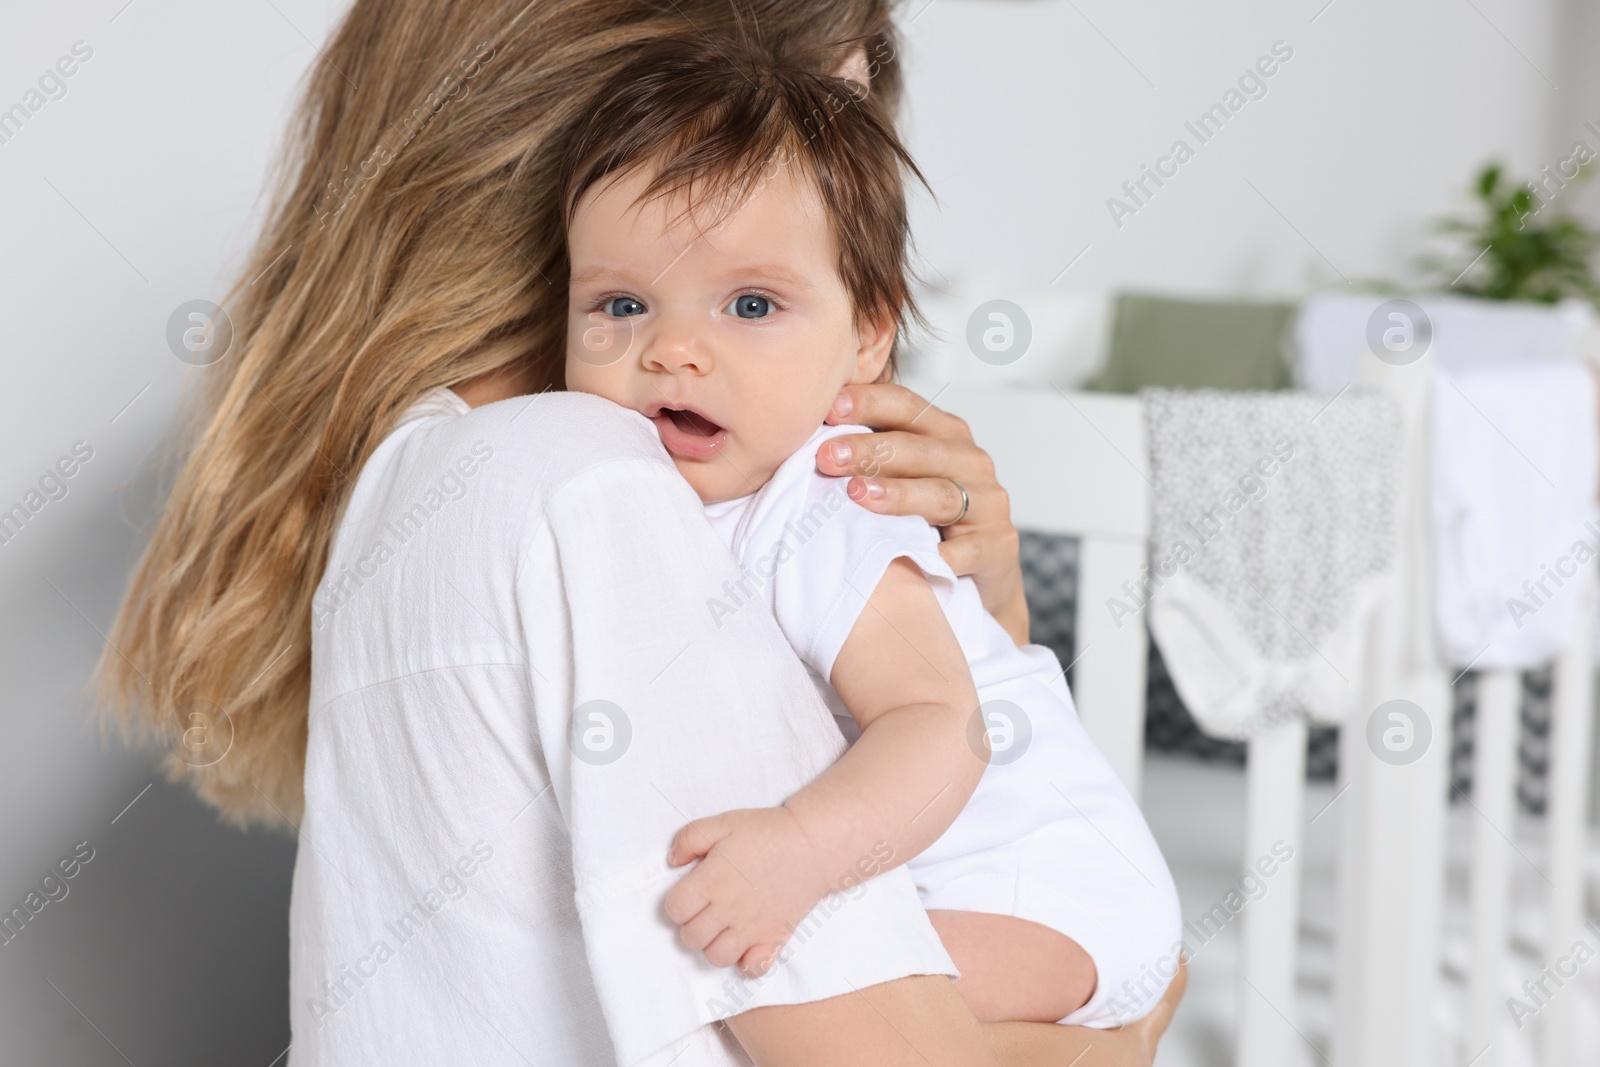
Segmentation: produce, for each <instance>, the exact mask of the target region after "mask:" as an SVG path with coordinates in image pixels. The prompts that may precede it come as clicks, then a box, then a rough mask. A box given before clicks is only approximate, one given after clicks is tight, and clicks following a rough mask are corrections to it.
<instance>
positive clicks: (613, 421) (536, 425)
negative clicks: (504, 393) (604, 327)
mask: <svg viewBox="0 0 1600 1067" xmlns="http://www.w3.org/2000/svg"><path fill="white" fill-rule="evenodd" d="M440 393H449V391H448V390H440ZM412 422H418V423H420V425H417V426H416V427H415V429H413V430H411V431H410V432H409V433H406V434H405V435H404V442H403V445H402V451H403V452H404V453H406V459H407V460H408V461H409V462H412V463H417V464H420V465H426V464H429V463H433V464H437V463H450V462H453V461H454V460H455V459H456V457H457V456H459V455H461V454H465V453H470V454H474V455H479V456H493V457H495V459H496V460H497V461H498V462H496V463H495V464H493V466H494V467H495V470H496V474H497V477H496V478H495V479H494V481H496V482H500V481H502V480H504V481H507V482H509V483H512V484H516V485H520V486H523V487H532V486H536V487H537V488H539V489H541V490H542V491H543V492H544V493H545V494H548V493H550V492H553V491H554V490H555V489H557V488H559V487H561V486H562V485H564V484H566V483H567V482H569V481H571V480H573V479H574V478H577V477H578V476H580V475H582V474H583V473H584V472H585V471H588V470H590V469H592V468H595V467H597V466H601V465H609V464H611V463H614V462H616V461H619V460H634V461H638V462H642V463H645V464H649V465H655V466H660V467H665V468H667V469H669V470H670V469H672V462H671V460H670V459H669V458H668V456H667V454H666V450H665V449H664V448H663V447H662V445H661V439H660V437H659V436H658V435H657V434H656V430H655V427H654V426H652V425H651V424H650V420H648V419H646V418H645V417H644V416H643V415H641V414H639V413H638V412H636V411H632V410H630V409H628V408H625V407H622V406H620V405H618V404H614V403H612V402H611V401H609V400H605V399H603V398H601V397H597V396H593V395H591V394H588V393H569V392H545V393H538V394H535V395H532V396H516V397H510V398H508V399H506V400H497V401H495V402H493V403H489V404H483V405H480V406H478V407H468V406H467V405H466V403H465V402H464V401H462V400H461V399H460V397H457V396H455V394H453V393H449V395H448V396H439V395H438V394H434V395H432V396H430V397H427V398H424V400H422V401H419V402H418V404H417V405H415V406H414V407H413V408H412V409H410V410H409V411H408V412H407V414H406V415H405V416H403V417H402V420H401V423H400V425H399V426H398V427H397V431H399V430H403V429H404V428H405V427H407V426H408V425H409V424H410V423H412Z"/></svg>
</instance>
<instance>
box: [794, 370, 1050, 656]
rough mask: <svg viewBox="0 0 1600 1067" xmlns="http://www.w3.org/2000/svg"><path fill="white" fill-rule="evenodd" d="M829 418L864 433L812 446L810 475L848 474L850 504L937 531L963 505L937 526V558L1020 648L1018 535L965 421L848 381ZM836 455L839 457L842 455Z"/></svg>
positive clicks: (909, 396) (903, 392) (903, 393)
mask: <svg viewBox="0 0 1600 1067" xmlns="http://www.w3.org/2000/svg"><path fill="white" fill-rule="evenodd" d="M828 422H829V423H830V424H834V425H837V424H838V423H843V422H853V423H860V424H862V425H865V426H872V427H875V428H877V429H878V430H879V431H880V432H878V433H871V434H845V435H844V436H842V437H835V438H833V439H832V440H831V441H827V442H825V443H824V444H823V445H822V447H821V448H820V449H818V450H817V469H818V470H820V471H821V472H822V473H823V474H828V475H833V476H836V477H839V476H845V475H854V477H852V478H851V479H850V481H849V483H848V484H847V486H846V490H847V491H848V492H849V494H850V499H852V500H854V501H855V502H856V503H858V504H860V505H861V506H862V507H864V508H866V509H867V510H868V511H875V512H878V513H879V514H883V515H920V516H922V517H923V518H924V519H926V520H928V522H930V523H933V524H934V525H936V526H939V525H940V524H942V523H947V522H949V521H950V520H951V519H953V518H955V517H956V515H957V514H958V513H959V512H960V511H961V490H960V489H958V488H956V486H955V484H954V483H956V482H959V483H960V484H961V485H963V486H965V487H966V490H967V496H968V498H969V499H970V500H971V502H972V503H971V505H970V506H969V507H968V508H967V513H966V515H965V516H963V517H962V519H961V521H960V522H958V523H956V524H955V525H953V526H941V527H940V532H941V534H942V535H943V537H944V543H943V544H941V545H940V546H939V552H940V554H941V555H943V556H944V560H945V562H946V563H948V564H949V565H950V569H951V570H953V571H955V572H956V574H958V575H971V576H972V578H973V580H974V581H976V582H977V584H978V592H979V593H980V594H981V595H982V597H983V606H984V607H986V608H988V609H989V614H991V615H993V616H994V617H995V618H996V619H997V620H999V622H1000V625H1002V626H1004V627H1005V628H1006V632H1007V633H1009V634H1010V635H1011V638H1012V640H1014V641H1016V643H1017V644H1019V645H1025V644H1027V643H1028V602H1027V600H1026V598H1025V597H1024V596H1023V593H1022V565H1021V564H1020V563H1019V562H1018V559H1017V541H1018V539H1017V529H1016V527H1015V526H1012V525H1011V500H1010V498H1009V497H1008V496H1007V495H1006V491H1005V489H1003V488H1002V487H1001V485H1000V483H999V482H997V481H995V477H994V462H993V461H992V460H991V459H990V458H989V455H988V453H986V452H985V451H984V450H983V449H981V448H979V447H978V446H977V445H976V444H974V443H973V440H972V434H971V433H970V432H969V431H968V430H967V424H966V423H964V422H962V421H961V420H960V419H958V418H956V417H955V416H954V415H951V414H950V413H949V412H946V411H941V410H939V409H938V408H936V407H934V406H933V405H932V404H930V403H928V402H927V401H926V400H924V399H922V398H921V397H920V396H918V395H917V394H916V393H913V392H912V391H911V390H909V389H907V388H905V387H904V386H901V385H890V384H881V385H847V386H845V387H844V389H843V390H841V391H840V393H839V396H838V399H836V400H835V401H834V402H833V410H832V411H830V412H829V413H828ZM841 450H845V451H846V452H847V454H844V455H841V454H840V451H841Z"/></svg>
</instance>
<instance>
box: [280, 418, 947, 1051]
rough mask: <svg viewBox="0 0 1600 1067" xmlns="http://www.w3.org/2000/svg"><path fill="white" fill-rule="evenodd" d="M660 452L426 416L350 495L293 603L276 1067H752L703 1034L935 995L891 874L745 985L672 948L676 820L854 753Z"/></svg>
mask: <svg viewBox="0 0 1600 1067" xmlns="http://www.w3.org/2000/svg"><path fill="white" fill-rule="evenodd" d="M737 577H738V571H737V567H736V565H735V564H734V562H733V559H732V557H731V556H730V555H729V553H728V550H727V549H726V548H725V547H724V546H723V545H722V543H721V542H720V541H719V540H718V539H717V537H716V535H715V534H714V533H713V532H712V531H711V529H710V528H709V526H708V525H707V524H706V521H705V519H704V517H703V515H702V510H701V506H700V502H699V500H698V499H697V498H696V497H695V495H694V493H693V491H692V490H690V489H689V487H688V485H687V484H686V483H685V482H684V481H683V480H682V479H681V478H680V477H679V476H678V474H677V472H676V470H675V469H674V468H673V466H672V463H671V461H670V459H669V458H668V456H667V454H666V452H665V451H664V450H663V449H662V447H661V444H660V441H659V439H658V438H657V436H656V433H655V429H654V427H652V426H651V425H650V423H649V422H648V420H646V419H645V418H644V417H643V416H641V415H639V414H637V413H636V412H632V411H628V410H626V409H624V408H621V407H618V406H616V405H614V404H612V403H610V402H609V401H606V400H602V399H600V398H598V397H593V396H588V395H582V394H573V393H548V394H543V395H540V396H537V397H517V398H514V399H511V400H505V401H500V402H498V403H494V404H488V405H485V406H483V407H479V408H476V409H473V408H469V407H468V406H467V405H466V403H465V402H464V401H462V400H461V398H460V397H459V396H457V395H456V394H455V393H453V392H451V391H449V390H447V389H440V390H437V391H436V392H434V393H433V394H431V395H430V396H429V397H427V398H425V399H424V400H423V401H421V402H420V403H418V404H417V405H416V406H415V407H414V408H412V409H411V410H410V411H409V412H407V413H406V416H405V418H404V419H403V420H402V422H401V424H400V425H399V426H398V427H397V428H396V429H395V430H394V432H392V433H391V434H390V435H389V436H388V437H387V438H386V439H385V440H384V441H383V443H382V444H381V445H380V446H379V447H378V449H377V451H376V452H375V453H374V454H373V456H372V458H371V459H370V460H368V462H367V464H366V466H365V467H364V468H363V469H362V471H361V472H360V477H359V479H358V480H357V482H356V485H355V487H354V490H353V492H352V494H351V498H350V503H349V506H348V508H347V511H346V513H345V515H344V517H343V520H342V524H341V526H340V527H339V529H338V531H337V534H336V536H335V540H334V544H333V548H332V552H331V555H330V557H329V561H328V565H327V570H326V572H325V574H324V576H323V579H322V583H321V585H320V586H319V588H318V591H317V596H316V599H315V601H314V604H313V625H312V638H311V652H312V682H311V728H310V742H309V748H308V750H307V754H306V779H305V792H306V811H305V818H304V821H303V823H302V825H301V827H300V840H301V845H302V847H301V848H300V851H299V856H298V859H297V860H296V863H295V872H294V889H293V898H292V902H291V907H290V961H291V965H290V994H291V1021H292V1025H293V1036H294V1043H293V1045H292V1046H291V1050H290V1054H289V1062H290V1063H291V1064H292V1065H294V1067H323V1065H333V1064H339V1065H350V1064H357V1063H384V1064H438V1063H471V1064H474V1065H480V1067H493V1065H497V1064H506V1065H520V1064H525V1063H539V1064H547V1063H548V1064H562V1065H563V1067H569V1065H570V1067H587V1065H591V1064H592V1065H603V1064H613V1063H615V1064H619V1065H623V1067H633V1065H636V1064H651V1065H664V1064H667V1063H669V1062H670V1063H672V1064H673V1065H674V1067H700V1065H717V1067H723V1065H728V1064H740V1063H747V1062H748V1060H747V1059H746V1058H745V1057H744V1055H743V1053H742V1052H741V1051H739V1049H738V1048H737V1046H736V1045H735V1044H734V1043H733V1041H732V1040H731V1038H729V1037H727V1036H726V1035H725V1033H724V1032H722V1031H721V1029H720V1028H719V1027H716V1026H714V1025H711V1024H713V1022H714V1021H715V1020H717V1019H721V1018H726V1017H727V1016H729V1015H732V1014H736V1013H738V1012H741V1011H745V1010H747V1009H749V1008H753V1007H757V1006H760V1005H765V1004H789V1003H801V1002H805V1001H810V1000H817V999H821V998H823V997H829V996H835V995H839V994H843V993H848V992H850V991H851V990H852V989H859V988H861V987H863V986H866V985H871V984H873V983H877V982H883V981H887V980H889V979H893V978H899V977H903V976H906V975H911V974H954V973H955V968H954V966H953V965H952V964H951V962H950V958H949V956H948V955H947V954H946V953H945V952H944V949H943V948H942V946H941V945H940V943H939V940H938V937H937V935H936V934H935V933H934V931H933V928H932V926H931V925H930V924H929V923H928V920H927V916H926V913H925V912H924V911H923V909H922V907H921V905H920V904H919V903H918V900H917V895H916V890H915V889H914V888H913V886H912V884H911V880H910V877H909V876H908V875H907V874H906V872H905V870H904V869H903V868H900V869H896V870H894V871H891V872H889V873H887V874H883V875H879V876H878V877H876V878H873V879H871V880H870V881H868V882H866V883H864V884H863V885H860V886H857V887H855V888H853V889H851V890H849V891H847V892H846V893H844V894H839V895H835V896H832V897H829V898H828V899H826V900H824V901H823V902H822V903H820V904H819V905H818V906H817V908H816V910H815V911H813V913H812V914H811V915H810V916H808V917H807V920H806V921H805V922H804V923H803V924H802V925H801V927H800V928H799V930H798V932H797V933H796V935H795V937H794V938H793V939H792V940H791V942H790V945H789V949H788V951H787V952H786V953H785V960H784V962H782V963H780V964H779V965H778V966H777V967H775V968H774V970H773V971H772V972H771V973H769V974H768V975H767V976H766V977H765V978H762V979H758V980H753V981H746V980H743V979H741V978H740V977H739V975H738V973H737V972H736V971H734V970H732V969H718V968H713V967H711V966H710V965H709V964H707V963H705V961H704V960H703V959H702V958H701V957H700V956H699V954H698V953H693V952H690V951H689V950H688V949H686V948H684V947H683V945H682V944H681V942H679V941H678V940H677V936H676V933H677V932H676V928H675V927H674V926H673V924H672V923H671V922H670V921H669V920H667V919H666V917H665V915H664V914H663V913H662V910H661V899H662V897H663V895H664V894H665V892H666V890H667V889H668V888H669V887H670V886H671V885H672V884H673V882H674V881H675V880H676V879H677V878H678V877H679V876H680V875H681V873H682V872H681V871H675V870H672V869H670V868H668V867H667V865H666V853H667V846H668V843H669V842H670V840H671V838H672V835H673V834H674V833H675V832H676V831H677V830H678V828H679V827H681V826H682V825H683V824H684V823H686V822H688V821H689V820H691V819H694V818H699V817H702V816H706V815H711V814H714V813H717V812H720V811H725V810H728V809H732V808H742V807H756V806H764V805H773V804H777V803H780V802H781V801H782V800H783V799H784V798H785V797H786V796H788V795H789V794H791V793H793V792H794V791H795V790H796V789H798V788H799V787H800V786H802V785H803V784H805V783H806V782H808V781H810V780H811V779H812V778H814V777H815V776H816V775H817V774H818V773H820V772H821V771H822V770H823V769H824V768H826V767H827V766H828V765H829V764H830V763H832V762H833V761H834V760H835V759H836V758H837V757H838V755H839V754H840V752H842V751H843V749H844V744H845V743H844V740H843V738H842V737H841V736H840V734H839V731H838V730H837V728H836V727H835V726H834V723H833V721H832V717H831V716H830V715H829V713H828V710H827V708H826V707H825V706H824V704H823V702H822V700H821V699H820V698H819V696H818V694H817V691H816V689H815V688H814V687H813V685H812V684H811V681H810V679H809V678H808V676H807V672H806V669H805V667H804V666H803V665H802V664H801V663H800V661H799V659H798V658H797V657H796V656H795V654H794V652H793V651H792V650H791V649H790V648H789V645H788V644H787V643H786V642H785V640H784V638H783V635H782V634H781V633H780V632H779V630H778V628H777V626H776V624H775V623H774V622H773V620H772V618H771V616H770V615H769V614H768V613H767V612H765V611H742V612H738V613H737V614H735V615H733V616H730V617H727V618H722V619H720V621H719V620H714V619H713V618H712V616H711V615H710V614H709V613H708V612H707V610H706V604H707V602H708V599H709V598H711V597H712V596H715V595H717V594H718V592H719V591H720V590H721V589H722V588H723V585H724V583H725V582H727V581H729V580H730V579H735V578H737Z"/></svg>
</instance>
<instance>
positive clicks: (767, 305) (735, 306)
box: [728, 293, 772, 319]
mask: <svg viewBox="0 0 1600 1067" xmlns="http://www.w3.org/2000/svg"><path fill="white" fill-rule="evenodd" d="M728 310H730V311H732V312H733V313H734V314H735V315H737V316H739V317H740V318H741V319H761V318H765V317H766V316H767V313H768V312H769V311H771V310H772V301H770V300H768V299H767V298H766V297H764V296H757V295H756V294H755V293H746V294H744V295H743V296H741V297H738V298H736V299H735V300H734V302H733V303H731V304H729V305H728Z"/></svg>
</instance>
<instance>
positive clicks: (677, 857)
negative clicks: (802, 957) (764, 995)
mask: <svg viewBox="0 0 1600 1067" xmlns="http://www.w3.org/2000/svg"><path fill="white" fill-rule="evenodd" d="M696 859H698V860H700V863H699V865H698V866H696V867H695V869H694V870H692V871H690V872H689V873H688V874H686V875H684V876H683V878H682V879H681V880H680V881H679V882H678V884H677V885H675V886H673V887H672V889H671V891H670V892H668V893H667V899H666V908H667V916H668V917H669V918H670V919H671V920H672V921H673V922H675V923H677V924H678V926H679V931H678V933H679V936H681V937H682V938H683V941H684V943H685V944H686V945H688V946H689V947H690V948H692V949H695V950H696V951H699V952H704V953H705V957H706V959H707V960H708V961H710V962H711V963H712V965H714V966H717V967H727V966H730V965H731V964H733V963H735V962H737V963H738V964H739V970H740V971H741V972H743V973H744V974H745V975H747V976H749V977H752V978H757V977H760V976H761V975H763V974H766V973H767V971H769V970H771V969H772V963H773V960H774V959H776V958H777V955H778V952H779V950H780V949H782V948H783V946H784V944H785V943H786V942H787V941H788V940H789V935H790V933H791V932H792V931H793V930H794V929H795V927H796V926H798V925H799V923H800V920H801V919H803V918H805V916H806V914H807V913H808V912H809V911H810V910H811V909H812V908H813V907H814V906H815V905H816V903H817V901H819V900H821V899H822V898H823V897H824V896H826V895H827V894H828V892H829V886H828V883H827V878H826V876H825V874H824V868H825V864H824V863H823V862H822V860H821V858H820V857H819V856H818V854H817V851H816V849H814V848H813V846H812V844H811V843H810V841H809V840H808V839H807V838H806V834H805V831H804V830H803V829H802V827H801V826H800V823H799V821H798V820H797V819H796V818H795V816H794V813H793V812H791V811H790V810H789V809H788V808H744V809H740V810H737V811H728V812H723V813H722V814H721V815H713V816H712V817H711V818H709V819H696V820H695V821H694V822H692V823H690V824H689V825H687V826H685V827H684V828H683V829H682V830H679V831H678V834H677V836H676V837H674V838H673V839H672V848H671V850H670V851H668V853H667V863H668V864H669V865H671V866H673V867H681V866H683V865H684V864H686V863H689V862H691V861H692V860H696Z"/></svg>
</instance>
